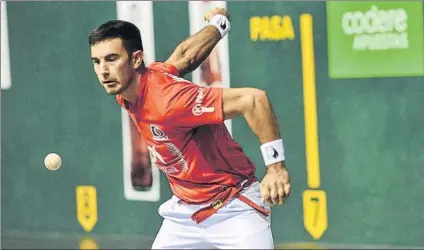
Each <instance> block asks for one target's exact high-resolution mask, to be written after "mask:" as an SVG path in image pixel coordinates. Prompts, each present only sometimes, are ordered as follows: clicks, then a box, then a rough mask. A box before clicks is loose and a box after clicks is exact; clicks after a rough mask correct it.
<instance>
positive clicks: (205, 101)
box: [116, 63, 255, 203]
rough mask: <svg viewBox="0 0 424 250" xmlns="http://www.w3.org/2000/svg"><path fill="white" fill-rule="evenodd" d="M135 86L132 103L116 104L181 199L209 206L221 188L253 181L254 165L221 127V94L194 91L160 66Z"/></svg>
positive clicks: (175, 72)
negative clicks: (249, 180)
mask: <svg viewBox="0 0 424 250" xmlns="http://www.w3.org/2000/svg"><path fill="white" fill-rule="evenodd" d="M139 84H140V88H139V93H138V95H137V100H136V102H135V103H129V102H127V101H126V100H125V99H124V98H123V96H121V95H117V96H116V100H117V101H118V103H119V104H120V105H121V106H122V107H124V108H125V109H126V110H127V111H128V112H129V115H130V117H131V118H132V120H133V121H134V123H135V124H136V126H137V128H138V130H139V131H140V133H141V134H142V136H143V138H144V139H145V140H146V144H147V147H148V149H149V152H150V156H151V159H152V161H153V162H154V163H155V165H156V166H157V167H158V168H159V169H160V170H161V171H162V172H164V173H165V174H166V176H167V178H168V180H169V183H170V187H171V189H172V191H173V193H174V194H175V195H176V196H177V197H178V198H179V199H181V200H183V201H185V202H190V203H204V202H208V201H210V200H212V199H213V198H214V197H215V196H217V195H218V194H219V193H220V192H222V190H223V187H224V186H232V185H236V184H238V183H240V182H241V181H243V180H246V179H248V178H249V177H252V176H254V173H255V167H254V165H253V163H252V162H251V161H250V159H249V158H248V157H247V156H246V155H245V154H244V153H243V150H242V148H241V146H240V145H239V144H238V143H237V142H235V141H234V140H233V139H232V138H231V136H230V134H229V132H228V130H227V128H226V126H225V124H224V117H223V100H222V92H223V89H222V88H212V87H202V86H198V85H196V84H194V83H192V82H190V81H188V80H186V79H183V78H180V77H178V70H177V69H176V68H175V67H173V66H171V65H167V64H164V63H153V64H152V65H150V67H148V68H147V71H146V73H145V74H144V75H143V76H142V78H141V80H140V82H139Z"/></svg>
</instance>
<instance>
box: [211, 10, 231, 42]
mask: <svg viewBox="0 0 424 250" xmlns="http://www.w3.org/2000/svg"><path fill="white" fill-rule="evenodd" d="M209 25H212V26H215V28H217V29H218V31H219V33H221V38H223V37H224V36H225V35H227V33H228V31H230V29H231V23H230V20H228V18H227V17H226V16H224V15H221V14H216V15H214V16H213V17H212V18H211V20H210V21H209Z"/></svg>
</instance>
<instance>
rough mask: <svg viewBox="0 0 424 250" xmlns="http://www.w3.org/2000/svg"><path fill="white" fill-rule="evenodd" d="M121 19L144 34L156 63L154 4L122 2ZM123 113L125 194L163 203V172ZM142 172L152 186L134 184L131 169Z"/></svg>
mask: <svg viewBox="0 0 424 250" xmlns="http://www.w3.org/2000/svg"><path fill="white" fill-rule="evenodd" d="M116 5H117V6H116V7H117V15H118V19H119V20H124V21H128V22H131V23H133V24H135V25H136V26H137V27H138V29H139V30H140V33H141V39H142V41H143V49H144V52H145V54H144V56H145V57H144V61H145V64H146V66H147V65H149V64H150V63H152V62H154V61H155V41H154V29H153V6H152V2H151V1H118V2H117V3H116ZM121 114H122V136H123V158H124V169H123V170H124V195H125V198H126V199H128V200H141V201H159V199H160V172H159V169H158V168H157V167H156V166H154V163H153V162H152V161H148V158H149V153H148V151H147V149H146V145H145V143H144V142H143V139H142V138H141V136H140V134H139V133H138V131H136V128H135V126H134V125H133V122H132V121H131V120H130V117H129V115H128V113H127V111H126V110H124V109H122V110H121ZM132 169H133V170H135V169H138V172H139V173H141V175H144V176H140V177H139V178H140V179H141V180H140V182H142V184H143V183H149V181H150V184H151V185H147V184H146V187H143V188H142V189H141V190H136V189H135V188H134V187H133V185H132V181H131V179H132V177H131V170H132Z"/></svg>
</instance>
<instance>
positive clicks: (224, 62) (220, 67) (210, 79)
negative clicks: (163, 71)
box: [188, 1, 232, 134]
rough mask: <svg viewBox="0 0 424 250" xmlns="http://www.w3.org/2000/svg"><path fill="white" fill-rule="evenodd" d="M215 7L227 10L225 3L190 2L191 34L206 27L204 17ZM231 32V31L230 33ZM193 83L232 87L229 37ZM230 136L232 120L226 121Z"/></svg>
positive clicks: (193, 74)
mask: <svg viewBox="0 0 424 250" xmlns="http://www.w3.org/2000/svg"><path fill="white" fill-rule="evenodd" d="M215 7H221V8H226V7H227V3H226V2H225V1H189V2H188V8H189V18H190V34H191V35H193V34H195V33H197V32H199V31H200V30H201V29H203V28H204V27H205V24H206V22H205V20H204V18H203V17H204V15H205V14H206V13H207V12H208V11H210V10H212V9H213V8H215ZM230 32H231V31H230ZM192 77H193V79H192V81H193V82H194V83H196V84H200V85H203V86H212V87H213V86H223V87H226V88H228V87H230V64H229V54H228V35H227V36H225V37H224V38H223V39H222V40H221V41H220V42H219V43H218V44H217V46H216V47H215V48H214V50H213V51H212V52H211V54H210V55H209V57H208V58H207V59H206V60H205V62H203V63H202V64H201V65H200V66H199V68H198V69H196V70H195V71H193V73H192ZM225 125H226V126H227V129H228V131H229V132H230V134H231V133H232V131H231V120H226V121H225Z"/></svg>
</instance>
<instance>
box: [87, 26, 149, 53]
mask: <svg viewBox="0 0 424 250" xmlns="http://www.w3.org/2000/svg"><path fill="white" fill-rule="evenodd" d="M113 38H120V39H122V42H123V45H124V47H125V49H126V50H127V52H128V54H129V55H130V54H131V53H132V52H134V51H137V50H143V43H142V41H141V35H140V30H139V29H138V28H137V26H135V25H134V24H132V23H130V22H126V21H122V20H111V21H108V22H106V23H104V24H102V25H100V26H99V27H97V28H96V29H94V30H93V31H91V32H90V34H89V36H88V43H89V44H90V46H93V45H95V44H97V43H99V42H102V41H105V40H108V39H113Z"/></svg>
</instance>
